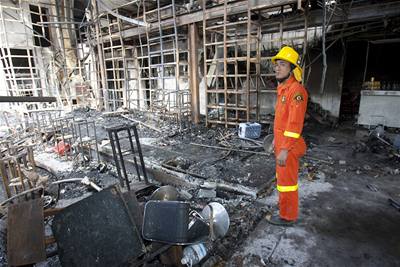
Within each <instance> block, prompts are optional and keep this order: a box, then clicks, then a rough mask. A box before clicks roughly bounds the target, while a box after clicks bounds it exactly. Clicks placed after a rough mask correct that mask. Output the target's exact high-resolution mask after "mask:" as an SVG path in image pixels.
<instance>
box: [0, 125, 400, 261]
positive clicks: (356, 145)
mask: <svg viewBox="0 0 400 267" xmlns="http://www.w3.org/2000/svg"><path fill="white" fill-rule="evenodd" d="M106 122H108V121H107V120H105V121H104V122H103V124H106ZM99 124H100V126H99V127H101V123H99ZM166 127H167V126H166ZM232 130H233V129H232ZM139 132H140V136H141V137H142V138H143V139H141V140H142V141H141V142H142V149H143V155H144V157H145V160H146V162H147V161H151V162H156V163H157V164H161V163H162V162H164V161H165V160H170V159H177V158H178V159H180V160H182V162H183V163H185V164H184V165H187V166H186V167H185V168H186V169H187V170H189V171H191V172H193V173H197V174H201V175H203V176H205V177H208V178H210V180H214V181H219V182H228V183H232V184H236V185H244V186H246V187H248V188H252V189H257V188H259V187H260V186H262V185H263V184H265V183H267V182H268V181H270V180H271V179H272V177H273V174H274V159H273V157H266V156H263V155H252V156H249V155H248V154H245V153H231V154H229V155H226V152H225V151H220V150H214V149H207V148H199V147H195V146H191V145H190V143H192V142H196V143H203V144H208V145H218V143H217V142H216V141H215V140H216V138H217V137H219V136H220V135H221V132H222V130H221V129H219V128H218V129H207V128H204V127H199V128H195V129H194V130H192V131H191V132H189V133H186V134H182V135H176V136H174V137H171V138H170V137H166V136H165V135H163V136H160V135H157V134H154V132H151V131H149V130H148V129H145V128H141V129H140V130H139ZM360 132H361V133H362V134H365V133H366V132H365V131H360V130H359V131H358V132H357V131H356V128H355V127H353V126H352V125H350V126H349V127H346V126H341V127H339V128H337V129H332V128H323V127H321V126H320V125H317V124H312V123H308V125H306V127H305V129H304V136H305V139H306V141H307V143H308V151H307V156H309V157H313V158H318V159H322V161H318V160H312V159H310V158H304V159H302V161H301V169H300V175H299V176H300V182H299V185H300V186H299V194H300V219H299V221H298V223H297V224H296V225H295V226H294V227H290V228H284V227H277V226H271V225H269V224H268V223H267V222H266V221H265V219H263V217H264V213H265V210H266V209H267V210H270V211H272V212H273V211H276V210H277V197H278V196H277V192H276V190H275V191H273V193H272V194H271V195H267V196H265V197H263V198H259V199H256V200H253V199H251V198H250V197H247V198H245V199H243V197H242V196H237V195H234V194H231V195H228V196H227V197H226V196H225V199H224V197H221V196H220V197H217V198H216V199H214V201H219V202H222V203H224V204H226V207H227V208H228V212H230V216H231V223H232V225H231V229H230V231H229V232H228V235H227V236H226V237H225V238H224V239H222V240H220V241H218V242H217V243H218V244H217V249H216V251H214V252H212V253H211V258H213V257H214V258H215V256H217V258H218V259H219V265H217V266H271V265H272V266H288V265H290V266H400V227H398V226H399V221H400V212H399V211H397V210H396V209H395V208H393V207H391V206H390V205H389V204H388V198H389V197H392V198H394V199H396V200H398V201H399V200H400V182H399V181H400V175H399V171H398V169H400V165H399V159H396V158H393V157H392V156H391V155H390V153H389V152H388V150H387V148H386V147H385V146H384V145H382V144H381V143H379V142H378V143H377V142H376V140H375V142H371V141H367V139H366V138H365V137H362V136H363V135H362V134H361V135H360V134H359V133H360ZM222 134H225V132H223V133H222ZM99 135H100V138H99V140H101V139H103V137H104V136H105V134H104V130H99ZM103 135H104V136H103ZM233 141H234V140H233ZM42 156H43V155H42ZM37 160H38V161H40V160H41V161H43V162H46V163H48V164H50V163H51V161H49V160H48V159H47V158H41V156H40V155H38V157H37ZM186 163H187V164H186ZM52 165H53V166H54V165H56V166H57V169H58V170H59V169H60V165H59V164H58V163H57V164H52ZM110 167H111V166H110ZM147 167H149V166H147ZM61 169H63V168H61ZM66 169H70V167H67V168H66ZM111 172H113V171H111ZM96 173H97V171H96V170H94V171H90V172H89V173H88V174H87V175H89V177H96V178H97V180H96V182H98V183H99V185H101V186H103V187H106V186H108V185H109V184H110V183H111V182H117V180H115V177H114V176H115V175H114V176H111V177H110V176H108V175H107V174H104V175H99V174H96ZM71 175H72V176H73V175H75V173H73V174H72V173H69V174H66V175H64V176H66V177H69V176H71ZM85 175H86V174H85ZM72 176H71V177H72ZM367 185H373V186H374V187H375V188H377V189H378V190H377V191H373V190H371V189H370V188H368V187H367ZM78 189H79V190H75V191H78V193H79V194H78V195H76V196H75V195H74V194H72V193H73V191H74V188H71V190H70V191H67V193H69V194H71V196H70V197H79V198H77V199H81V197H82V195H84V196H87V195H85V194H86V190H85V188H84V187H83V188H78ZM0 191H1V189H0ZM190 193H192V194H193V195H194V196H196V194H197V191H190ZM1 196H2V194H1V192H0V197H1ZM3 197H4V196H3ZM67 200H68V199H67ZM204 201H205V202H209V201H210V200H204ZM59 204H63V203H59ZM64 204H65V203H64ZM64 204H63V205H64ZM244 206H246V207H247V208H244ZM260 207H261V208H260ZM248 233H249V234H248ZM0 241H5V238H0ZM2 244H3V245H5V242H2ZM3 255H4V251H1V250H0V263H2V262H5V261H4V257H3ZM40 266H59V263H58V262H57V261H56V262H55V263H51V261H48V262H44V263H42V264H41V265H40ZM204 266H215V265H207V264H205V265H204Z"/></svg>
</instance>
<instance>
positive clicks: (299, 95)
mask: <svg viewBox="0 0 400 267" xmlns="http://www.w3.org/2000/svg"><path fill="white" fill-rule="evenodd" d="M294 100H296V101H297V102H301V101H304V96H303V94H302V93H296V94H295V95H294Z"/></svg>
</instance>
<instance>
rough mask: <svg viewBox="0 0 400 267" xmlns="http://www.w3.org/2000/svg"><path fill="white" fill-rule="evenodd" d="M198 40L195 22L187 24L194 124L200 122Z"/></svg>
mask: <svg viewBox="0 0 400 267" xmlns="http://www.w3.org/2000/svg"><path fill="white" fill-rule="evenodd" d="M198 40H199V31H198V27H197V25H196V23H192V24H189V52H190V57H189V58H190V59H189V60H190V91H191V111H192V122H193V123H194V124H199V122H200V96H199V60H198Z"/></svg>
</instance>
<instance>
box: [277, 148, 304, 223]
mask: <svg viewBox="0 0 400 267" xmlns="http://www.w3.org/2000/svg"><path fill="white" fill-rule="evenodd" d="M298 173H299V158H298V157H297V156H296V155H295V153H294V152H293V151H289V153H288V158H287V160H286V166H285V167H281V166H279V165H278V164H277V165H276V179H277V185H278V191H279V214H280V216H281V218H283V219H286V220H290V221H292V220H297V218H298V216H299V194H298V190H297V189H298V184H297V182H298V179H297V178H298Z"/></svg>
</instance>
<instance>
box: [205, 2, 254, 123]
mask: <svg viewBox="0 0 400 267" xmlns="http://www.w3.org/2000/svg"><path fill="white" fill-rule="evenodd" d="M206 9H207V7H206V4H205V2H203V10H206ZM227 9H228V1H224V16H223V17H221V18H220V19H213V20H207V18H206V17H205V16H204V17H203V40H204V75H205V76H204V77H205V85H206V96H207V98H206V101H207V110H206V124H207V126H208V125H210V124H223V125H225V127H228V125H237V124H238V123H240V122H246V121H255V120H258V109H257V99H258V88H259V81H260V79H259V77H260V49H259V45H260V34H261V31H260V25H259V23H258V21H257V20H253V19H251V16H252V14H253V12H252V10H251V9H250V7H248V9H247V13H245V14H241V16H238V15H237V14H235V15H229V14H228V10H227ZM203 14H205V12H204V13H203Z"/></svg>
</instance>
